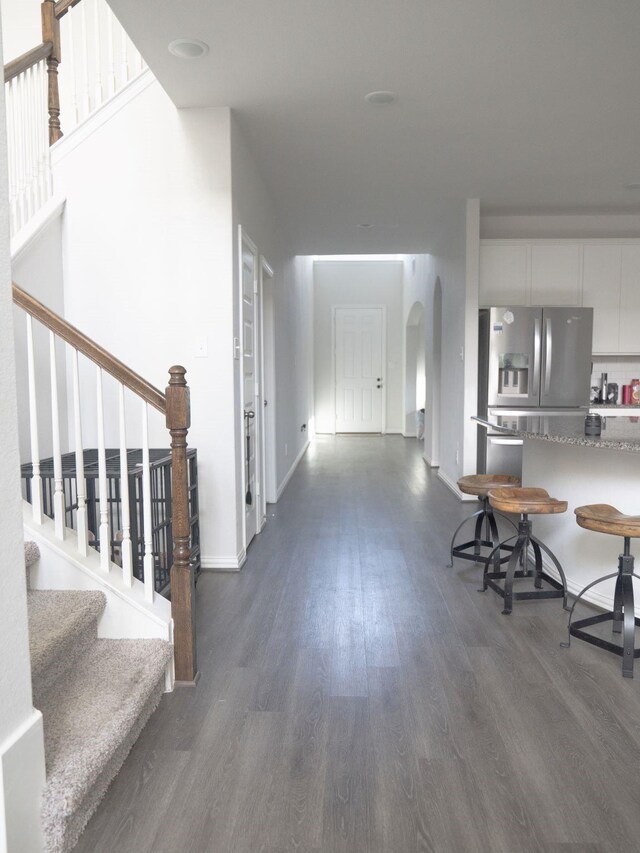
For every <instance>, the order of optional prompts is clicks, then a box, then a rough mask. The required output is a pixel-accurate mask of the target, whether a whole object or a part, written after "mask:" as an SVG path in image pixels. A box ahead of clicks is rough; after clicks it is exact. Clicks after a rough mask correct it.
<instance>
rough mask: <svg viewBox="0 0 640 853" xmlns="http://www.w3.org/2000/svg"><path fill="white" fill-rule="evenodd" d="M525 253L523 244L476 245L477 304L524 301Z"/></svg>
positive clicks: (525, 248) (518, 302)
mask: <svg viewBox="0 0 640 853" xmlns="http://www.w3.org/2000/svg"><path fill="white" fill-rule="evenodd" d="M527 252H528V247H527V246H526V245H523V244H520V245H518V244H515V245H504V244H495V243H482V244H481V245H480V292H479V303H480V305H481V306H485V307H490V306H492V305H526V304H527Z"/></svg>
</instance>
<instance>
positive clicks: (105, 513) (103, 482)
mask: <svg viewBox="0 0 640 853" xmlns="http://www.w3.org/2000/svg"><path fill="white" fill-rule="evenodd" d="M96 371H97V373H96V396H97V399H98V411H97V415H98V494H99V498H100V534H99V538H100V568H101V569H102V570H103V571H105V572H108V571H109V568H110V566H111V536H110V534H109V526H110V525H109V490H108V485H107V455H106V448H105V443H104V402H103V399H102V370H101V368H99V367H97V368H96Z"/></svg>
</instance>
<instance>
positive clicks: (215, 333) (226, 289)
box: [54, 76, 240, 562]
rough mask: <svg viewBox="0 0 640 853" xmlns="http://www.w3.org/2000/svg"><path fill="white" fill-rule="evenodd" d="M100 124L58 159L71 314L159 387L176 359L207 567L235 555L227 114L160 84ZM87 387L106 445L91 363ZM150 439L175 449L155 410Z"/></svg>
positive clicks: (134, 424)
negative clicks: (186, 391) (186, 102)
mask: <svg viewBox="0 0 640 853" xmlns="http://www.w3.org/2000/svg"><path fill="white" fill-rule="evenodd" d="M90 121H93V122H94V125H92V126H90V127H89V131H88V132H87V129H86V128H85V129H84V131H83V134H82V141H81V142H80V143H79V144H78V143H77V141H76V140H74V135H73V134H72V135H71V136H70V137H68V138H67V139H66V140H65V139H63V140H62V141H61V142H60V143H58V146H57V148H56V150H55V151H54V180H55V183H56V188H57V191H58V192H60V193H62V194H63V195H64V196H66V207H65V214H64V229H63V232H64V233H63V239H64V254H63V258H64V277H65V313H66V317H67V319H69V320H70V322H72V323H74V324H75V325H77V326H79V327H80V328H81V329H82V330H83V331H84V332H86V333H87V334H89V335H90V336H92V337H93V338H95V340H96V341H98V343H100V344H102V345H103V346H105V347H106V348H107V349H109V350H110V351H112V352H113V353H114V354H115V355H116V356H117V357H118V358H120V359H121V360H122V361H124V362H125V363H126V364H128V365H130V366H131V367H132V368H133V369H134V370H136V371H138V372H139V373H140V374H142V375H143V376H144V377H145V378H147V379H149V380H150V381H151V382H152V383H154V384H155V385H156V386H157V387H159V388H161V389H164V388H165V386H166V384H167V380H168V375H167V372H166V371H167V369H168V368H169V367H170V366H171V365H172V364H183V365H184V366H185V367H186V369H187V380H188V382H189V384H190V386H191V401H192V428H191V430H190V433H189V445H190V446H191V447H196V448H197V449H198V464H199V465H198V467H199V490H200V525H201V540H202V541H201V544H202V556H203V562H205V561H206V560H207V559H208V558H215V559H217V560H224V559H229V560H231V561H233V560H237V555H238V552H239V550H240V543H239V540H238V529H237V519H236V515H237V513H236V506H237V503H238V499H239V498H238V494H237V490H238V480H237V476H236V465H235V461H234V458H233V454H232V453H231V448H233V447H234V442H235V433H234V376H233V328H234V327H233V266H232V247H233V237H232V216H231V157H230V113H229V110H228V109H226V108H220V109H213V108H207V109H185V110H178V109H177V108H176V107H175V106H174V105H173V103H172V102H171V101H170V100H169V98H168V97H167V95H166V94H165V93H164V91H163V90H162V88H161V87H160V85H159V84H158V83H157V82H156V81H155V80H154V79H153V78H152V77H151V76H149V85H147V86H146V87H144V88H142V90H141V91H138V92H137V94H136V95H135V97H133V98H131V99H123V101H122V107H121V108H120V109H118V110H116V111H113V114H111V115H110V118H109V120H108V121H105V122H104V123H101V122H100V121H99V117H98V120H96V119H92V120H90ZM197 340H200V341H203V342H204V344H205V350H206V355H205V356H201V355H199V354H198V349H197V347H196V341H197ZM81 382H82V386H83V394H84V395H85V396H84V406H85V411H84V418H83V421H84V422H83V428H84V430H85V446H95V445H94V444H92V443H90V442H94V441H95V415H94V412H95V394H94V387H95V371H94V370H93V368H87V370H85V371H84V373H83V375H82V377H81ZM116 390H117V389H116V387H115V383H111V382H105V409H106V411H107V412H108V413H109V418H108V421H109V423H111V424H113V429H111V430H110V431H109V430H108V432H107V444H108V446H117V434H116V432H115V429H116V425H117V402H116ZM127 405H128V409H127V411H128V436H127V438H128V444H129V446H130V447H135V446H140V438H139V435H140V432H139V429H140V414H139V412H140V406H139V403H138V401H136V400H131V399H129V400H128V401H127ZM150 437H151V446H155V447H166V446H168V443H169V437H168V433H167V431H166V429H165V426H164V419H163V418H162V417H161V416H160V415H159V414H157V413H156V412H153V411H152V412H151V414H150Z"/></svg>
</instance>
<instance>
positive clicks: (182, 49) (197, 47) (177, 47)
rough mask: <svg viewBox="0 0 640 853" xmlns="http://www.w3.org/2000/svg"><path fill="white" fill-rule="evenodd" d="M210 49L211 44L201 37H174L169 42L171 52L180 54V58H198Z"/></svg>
mask: <svg viewBox="0 0 640 853" xmlns="http://www.w3.org/2000/svg"><path fill="white" fill-rule="evenodd" d="M208 50H209V45H208V44H205V43H204V42H203V41H200V39H174V40H173V41H172V42H169V53H172V54H173V55H174V56H179V57H180V59H197V58H198V57H199V56H204V55H205V53H207V51H208Z"/></svg>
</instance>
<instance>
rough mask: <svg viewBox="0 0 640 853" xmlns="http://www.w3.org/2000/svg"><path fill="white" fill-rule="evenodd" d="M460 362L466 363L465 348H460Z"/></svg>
mask: <svg viewBox="0 0 640 853" xmlns="http://www.w3.org/2000/svg"><path fill="white" fill-rule="evenodd" d="M460 361H464V347H460Z"/></svg>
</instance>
